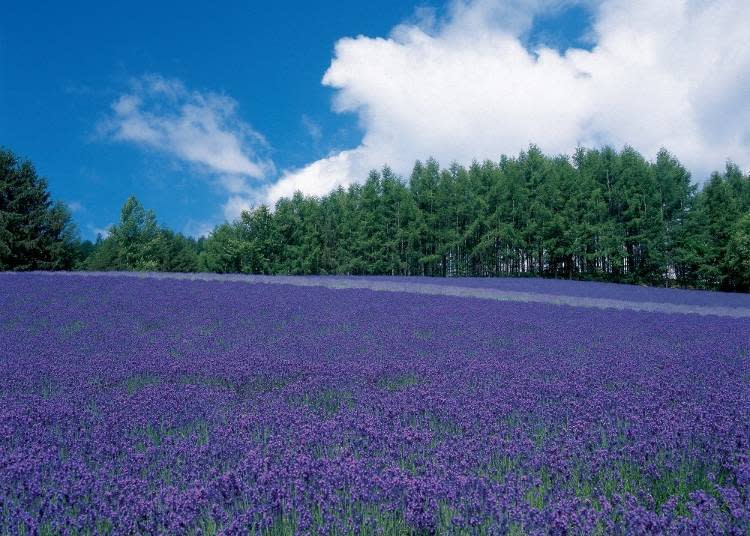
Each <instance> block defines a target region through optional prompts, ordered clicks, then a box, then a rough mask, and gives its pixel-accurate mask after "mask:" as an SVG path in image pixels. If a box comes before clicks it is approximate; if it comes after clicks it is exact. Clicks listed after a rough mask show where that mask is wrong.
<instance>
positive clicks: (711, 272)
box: [0, 145, 750, 291]
mask: <svg viewBox="0 0 750 536" xmlns="http://www.w3.org/2000/svg"><path fill="white" fill-rule="evenodd" d="M0 187H1V190H0V269H5V270H7V269H12V270H28V269H70V268H76V269H89V270H144V271H145V270H154V271H177V272H192V271H197V270H201V271H209V272H221V273H255V274H300V275H302V274H345V275H376V274H383V275H427V276H449V277H453V276H524V275H529V276H541V277H562V278H570V279H573V278H575V279H597V280H606V281H615V282H628V283H636V284H648V285H672V286H683V287H694V288H706V289H722V290H736V291H747V290H748V289H750V245H749V243H750V230H749V228H750V215H749V214H750V176H747V175H743V174H742V171H741V170H740V169H739V168H738V167H737V166H736V165H734V164H732V163H728V164H727V166H726V169H725V171H724V173H714V174H713V175H712V176H711V177H710V179H709V180H708V181H707V182H706V183H705V184H704V186H703V187H702V188H701V189H700V190H698V189H697V188H696V187H695V186H694V185H693V184H692V182H691V177H690V173H688V172H687V170H686V169H685V168H684V167H683V166H682V165H681V164H680V162H679V161H677V159H676V158H674V157H673V156H672V155H671V154H669V153H668V152H667V151H666V150H661V151H660V152H659V153H658V155H657V157H656V160H655V162H648V161H646V160H645V159H644V158H643V157H642V156H641V155H640V154H639V153H638V152H637V151H635V150H634V149H633V148H631V147H625V148H624V149H623V150H622V151H620V152H617V151H615V150H614V149H612V148H610V147H604V148H601V149H583V148H580V149H578V150H577V151H576V153H575V154H574V155H573V157H572V158H568V157H566V156H555V157H550V156H547V155H545V154H544V153H542V151H541V150H540V149H539V148H538V147H536V146H534V145H532V146H530V147H529V149H528V151H524V152H521V153H520V154H519V155H518V156H517V157H507V156H502V157H501V158H500V160H499V161H498V162H492V161H485V162H481V163H479V162H473V163H472V164H471V165H470V166H469V167H468V168H465V167H463V166H460V165H458V164H453V165H451V166H450V167H449V168H447V169H441V168H440V166H439V165H438V163H437V162H436V161H435V160H434V159H432V158H430V159H428V160H427V161H426V162H419V161H417V162H416V164H415V165H414V168H413V170H412V172H411V175H410V177H409V179H408V181H405V180H404V179H402V178H401V177H398V176H396V175H395V174H394V173H393V171H392V170H391V169H390V168H388V167H384V168H383V169H382V170H380V171H371V172H370V174H369V175H368V177H367V179H366V180H365V182H364V183H362V184H352V185H350V186H349V187H348V188H343V187H339V188H337V189H336V190H334V191H333V192H331V193H329V194H328V195H326V196H323V197H308V196H304V195H302V194H301V193H299V192H297V193H295V194H294V195H293V196H292V197H291V198H283V199H280V200H279V201H277V202H276V205H275V206H274V207H269V206H266V205H260V206H258V207H256V208H254V209H252V210H249V211H245V212H243V213H242V215H241V217H240V218H239V219H237V220H236V221H233V222H227V223H223V224H221V225H219V226H217V227H216V228H215V229H214V230H213V232H212V233H211V234H210V235H209V236H208V237H206V238H205V239H204V238H201V239H199V240H197V241H196V240H194V239H192V238H187V237H184V236H182V235H181V234H177V233H174V232H172V231H170V230H168V229H165V228H161V227H159V225H158V224H157V221H156V216H155V214H154V213H153V212H152V211H149V210H146V209H144V208H143V206H141V204H140V203H139V202H138V200H137V199H136V198H135V197H130V198H129V199H128V200H127V201H126V202H125V204H124V206H123V207H122V210H121V214H120V221H119V222H118V224H117V225H114V226H113V227H112V228H111V229H110V234H109V236H107V237H106V238H102V237H99V238H98V239H97V240H96V243H91V242H88V241H86V242H80V241H79V240H78V238H77V234H76V230H75V227H74V226H73V223H72V219H71V215H70V212H69V211H68V209H67V208H66V207H65V205H63V204H62V203H53V202H52V201H51V200H50V196H49V193H48V192H47V185H46V182H45V180H44V179H42V178H39V177H38V176H37V175H36V172H35V171H34V168H33V166H32V165H31V164H30V163H29V162H21V161H19V160H18V159H17V158H16V157H15V155H13V153H11V152H10V151H3V150H0Z"/></svg>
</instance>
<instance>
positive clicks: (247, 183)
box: [98, 75, 276, 216]
mask: <svg viewBox="0 0 750 536" xmlns="http://www.w3.org/2000/svg"><path fill="white" fill-rule="evenodd" d="M237 108H238V105H237V102H236V101H235V100H234V99H232V98H231V97H228V96H226V95H221V94H218V93H214V92H199V91H194V90H188V89H187V88H186V87H185V85H184V84H183V83H182V82H181V81H179V80H174V79H167V78H164V77H162V76H158V75H146V76H143V77H141V78H138V79H134V80H132V81H131V84H130V89H129V90H128V91H127V92H126V93H124V94H122V95H120V96H119V97H118V98H117V99H116V100H115V101H114V102H113V103H112V105H111V111H110V113H109V114H108V116H107V117H106V118H105V119H104V120H103V121H101V122H100V124H99V128H98V132H99V134H100V135H102V136H104V137H106V138H107V139H112V140H115V141H121V142H128V143H133V144H136V145H139V146H141V147H145V148H148V149H152V150H156V151H159V152H162V153H164V154H165V155H168V156H170V157H173V158H175V159H177V160H179V161H182V162H186V163H189V164H191V165H193V167H194V169H196V170H197V171H198V172H199V173H202V174H205V175H207V176H210V177H212V178H213V181H214V183H215V184H216V185H218V186H219V187H220V188H222V189H223V190H224V191H226V192H227V194H229V195H230V197H229V199H228V200H227V202H226V204H225V209H224V213H225V214H231V215H233V216H236V215H239V213H236V214H235V207H237V206H238V205H239V203H238V202H237V198H242V199H244V200H245V202H246V203H245V205H246V206H248V205H249V203H250V195H251V194H252V192H253V191H254V189H256V188H257V187H258V186H259V184H261V183H262V182H263V181H265V180H266V179H268V178H269V177H273V176H275V174H276V169H275V166H274V164H273V162H272V160H271V159H270V158H269V157H268V156H267V153H268V151H269V144H268V142H267V141H266V139H265V138H264V137H263V135H262V134H260V133H259V132H257V131H256V130H254V129H253V128H252V127H251V126H250V125H249V124H248V123H246V122H245V121H243V120H242V119H240V117H239V115H238V111H237Z"/></svg>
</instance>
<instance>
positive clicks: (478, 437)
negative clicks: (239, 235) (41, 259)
mask: <svg viewBox="0 0 750 536" xmlns="http://www.w3.org/2000/svg"><path fill="white" fill-rule="evenodd" d="M748 332H750V321H748V320H746V319H745V320H743V319H731V318H719V317H700V316H693V315H663V314H653V313H636V312H632V311H602V310H592V309H582V308H580V309H579V308H572V307H562V306H554V305H543V304H521V303H503V302H495V301H484V300H475V299H462V298H446V297H436V296H422V295H416V294H398V293H377V292H371V291H366V290H329V289H324V288H317V287H316V288H299V287H287V286H279V285H247V284H238V283H216V282H202V281H170V280H147V279H144V280H141V279H132V278H74V277H64V278H56V277H49V276H42V275H24V276H0V534H5V533H10V534H19V533H25V534H29V533H76V532H78V533H81V532H96V533H116V534H131V533H158V532H165V533H167V532H168V533H180V532H192V533H195V534H213V533H217V532H219V533H248V532H249V533H275V534H291V533H295V532H300V533H321V534H323V533H324V534H329V533H336V532H339V533H348V532H349V531H352V530H353V531H354V532H356V533H386V534H388V533H390V534H401V533H404V532H414V533H431V532H439V533H462V532H464V533H487V534H496V533H498V534H502V533H513V534H534V533H550V532H552V533H555V532H556V533H565V532H573V533H586V534H588V533H597V532H598V533H653V532H684V533H710V532H714V533H716V532H734V533H736V534H747V533H748V531H750V515H749V514H748V512H750V338H749V337H748V335H747V333H748Z"/></svg>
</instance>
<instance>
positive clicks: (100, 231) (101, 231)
mask: <svg viewBox="0 0 750 536" xmlns="http://www.w3.org/2000/svg"><path fill="white" fill-rule="evenodd" d="M86 227H87V228H88V230H89V231H90V232H91V234H92V235H94V238H96V237H97V236H98V235H101V236H102V238H107V237H108V236H109V230H110V228H111V227H112V226H111V225H107V226H105V227H97V226H95V225H91V224H90V223H89V224H88V225H87V226H86Z"/></svg>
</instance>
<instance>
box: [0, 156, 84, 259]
mask: <svg viewBox="0 0 750 536" xmlns="http://www.w3.org/2000/svg"><path fill="white" fill-rule="evenodd" d="M78 244H79V240H78V234H77V231H76V228H75V225H74V224H73V220H72V217H71V214H70V211H69V210H68V208H67V207H66V206H65V204H63V203H62V202H59V201H58V202H53V201H52V199H51V196H50V193H49V191H48V190H47V181H46V180H45V179H44V178H42V177H39V176H38V175H37V172H36V170H35V169H34V166H33V165H32V164H31V162H29V161H28V160H21V159H19V158H18V157H17V156H16V155H15V154H14V153H13V152H12V151H10V150H6V149H3V148H0V270H65V269H70V268H72V267H73V266H74V265H75V264H76V261H77V259H78Z"/></svg>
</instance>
